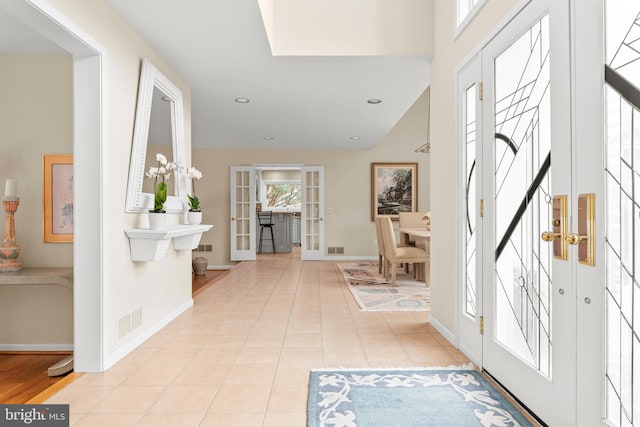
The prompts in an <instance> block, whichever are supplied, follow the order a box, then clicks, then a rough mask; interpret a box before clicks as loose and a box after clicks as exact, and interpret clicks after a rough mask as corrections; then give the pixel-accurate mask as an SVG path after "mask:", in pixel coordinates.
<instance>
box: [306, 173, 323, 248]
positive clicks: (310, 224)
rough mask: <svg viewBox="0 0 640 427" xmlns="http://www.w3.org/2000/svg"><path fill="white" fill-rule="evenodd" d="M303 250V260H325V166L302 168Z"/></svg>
mask: <svg viewBox="0 0 640 427" xmlns="http://www.w3.org/2000/svg"><path fill="white" fill-rule="evenodd" d="M300 233H301V242H300V246H301V250H300V258H301V259H303V260H321V259H323V258H324V166H303V167H302V221H301V229H300Z"/></svg>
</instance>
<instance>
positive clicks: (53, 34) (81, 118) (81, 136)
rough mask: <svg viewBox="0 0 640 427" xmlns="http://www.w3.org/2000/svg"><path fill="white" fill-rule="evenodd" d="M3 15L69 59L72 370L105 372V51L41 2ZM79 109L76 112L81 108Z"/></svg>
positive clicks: (8, 6) (11, 5)
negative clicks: (65, 52)
mask: <svg viewBox="0 0 640 427" xmlns="http://www.w3.org/2000/svg"><path fill="white" fill-rule="evenodd" d="M0 7H2V9H3V10H4V11H5V12H6V13H7V14H9V15H11V16H12V17H14V18H15V19H16V20H18V21H20V22H22V23H23V24H25V25H26V26H28V27H30V28H31V29H33V30H34V31H36V32H38V33H40V34H41V35H42V36H44V37H45V38H47V39H49V40H50V41H52V42H53V43H55V44H57V45H59V46H60V47H62V48H63V49H65V50H66V51H68V52H70V53H71V54H72V55H73V105H74V109H73V123H74V124H73V137H74V139H73V155H74V178H75V179H74V199H75V200H76V201H77V202H76V203H75V206H74V208H75V212H74V215H75V218H74V242H73V253H74V255H73V266H74V272H73V275H74V283H84V284H88V285H86V286H76V287H75V289H74V297H73V312H74V313H73V318H74V339H73V342H74V367H75V370H76V371H78V372H99V371H102V370H104V360H103V345H102V344H103V342H102V336H103V330H102V322H103V319H102V304H103V300H102V283H103V277H104V274H105V273H104V271H103V269H102V264H103V259H102V254H103V251H102V237H101V236H102V235H103V222H102V211H101V209H102V197H103V195H102V192H103V189H102V186H101V182H102V173H101V171H102V170H103V168H102V160H101V159H102V154H101V153H102V149H101V147H102V140H103V128H104V125H103V123H102V114H103V109H102V103H101V100H102V99H103V84H104V80H103V75H104V74H105V68H106V64H105V60H104V58H105V57H106V49H105V48H104V47H103V46H101V45H100V44H98V43H97V42H96V41H95V40H93V38H91V37H89V36H88V35H87V34H86V33H84V31H83V30H82V29H80V28H79V27H77V26H76V25H75V24H74V23H73V22H72V21H70V20H69V19H68V18H67V17H66V16H64V15H63V14H61V13H60V12H59V11H57V10H56V9H54V8H52V7H51V6H50V5H49V3H47V2H44V1H37V0H34V1H30V2H4V3H3V4H2V6H0ZM80 107H81V108H80Z"/></svg>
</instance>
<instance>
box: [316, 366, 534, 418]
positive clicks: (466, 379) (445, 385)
mask: <svg viewBox="0 0 640 427" xmlns="http://www.w3.org/2000/svg"><path fill="white" fill-rule="evenodd" d="M307 418H308V419H307V427H324V426H331V427H336V426H341V427H380V426H384V427H393V426H396V427H436V426H437V427H449V426H455V427H467V426H484V427H489V426H496V427H514V426H527V427H528V426H532V424H531V423H530V422H529V421H527V419H526V418H525V417H524V416H523V415H522V414H521V413H520V412H519V411H518V410H517V409H516V408H515V407H514V406H513V405H512V404H511V403H509V402H508V401H507V400H506V399H505V397H504V396H503V395H502V394H500V392H499V391H498V390H496V389H495V388H494V387H493V386H492V385H491V384H489V382H487V380H485V379H484V377H483V376H482V375H481V374H480V373H479V372H478V371H476V370H473V369H465V368H462V369H457V368H455V369H450V368H446V369H441V368H437V369H426V368H425V369H407V370H402V369H389V370H387V369H383V370H353V369H348V370H340V369H337V370H325V369H323V370H315V371H312V372H311V376H310V381H309V400H308V408H307Z"/></svg>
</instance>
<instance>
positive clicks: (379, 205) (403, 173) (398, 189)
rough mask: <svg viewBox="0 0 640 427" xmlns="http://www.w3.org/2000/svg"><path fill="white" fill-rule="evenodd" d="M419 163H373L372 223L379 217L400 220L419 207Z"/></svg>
mask: <svg viewBox="0 0 640 427" xmlns="http://www.w3.org/2000/svg"><path fill="white" fill-rule="evenodd" d="M417 199H418V164H417V163H371V221H375V219H376V217H378V216H387V217H389V218H391V219H392V220H397V219H398V214H399V213H400V212H415V211H416V208H417V206H418V200H417Z"/></svg>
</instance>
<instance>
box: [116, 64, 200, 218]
mask: <svg viewBox="0 0 640 427" xmlns="http://www.w3.org/2000/svg"><path fill="white" fill-rule="evenodd" d="M156 87H157V88H158V89H159V90H161V91H162V92H163V93H164V94H165V95H166V96H167V97H168V98H169V99H170V100H171V101H172V102H171V131H172V140H173V143H172V146H173V160H171V159H170V160H171V161H173V162H175V163H176V164H177V165H178V168H177V170H176V171H175V174H174V179H175V189H176V190H175V191H176V194H175V195H170V196H169V197H167V202H166V204H165V211H166V212H167V213H183V212H185V211H186V207H187V196H186V194H187V191H186V179H185V174H184V167H185V163H184V162H185V158H186V154H185V137H184V101H183V98H182V91H181V90H180V89H179V88H178V87H177V86H176V85H175V84H173V83H172V82H171V81H170V80H169V79H168V78H167V77H165V75H164V74H162V73H161V72H160V70H158V69H157V68H156V67H155V66H154V65H153V64H151V62H149V61H148V60H147V59H143V60H142V68H141V71H140V84H139V87H138V103H137V105H136V118H135V123H134V128H133V145H132V147H131V159H130V161H129V180H128V183H127V198H126V204H125V210H126V212H148V211H149V210H151V209H153V199H154V196H153V194H149V193H143V192H142V182H143V180H144V178H145V158H146V154H147V141H148V138H149V123H150V121H151V101H152V100H153V89H154V88H156Z"/></svg>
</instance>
